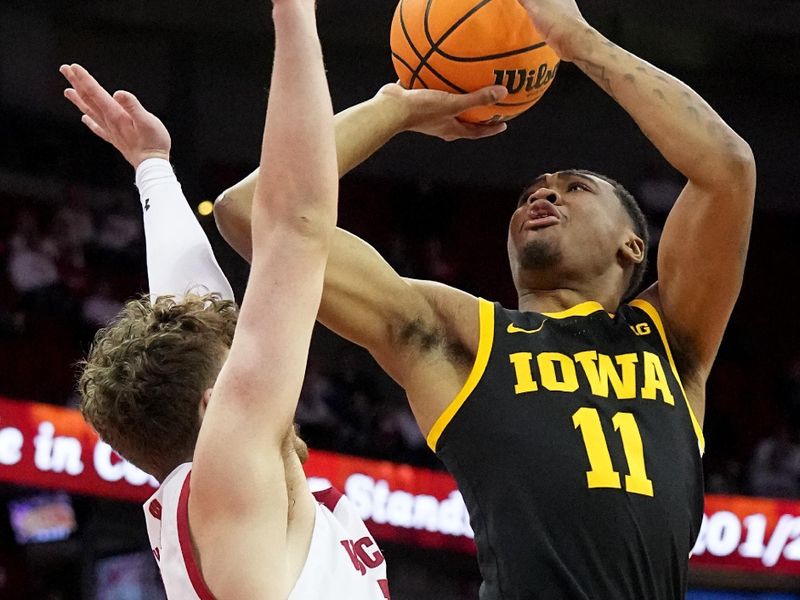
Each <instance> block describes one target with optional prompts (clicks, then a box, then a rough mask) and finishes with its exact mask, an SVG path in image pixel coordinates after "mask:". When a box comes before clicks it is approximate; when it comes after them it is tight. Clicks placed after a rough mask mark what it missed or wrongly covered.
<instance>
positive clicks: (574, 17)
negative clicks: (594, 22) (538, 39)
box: [519, 0, 589, 62]
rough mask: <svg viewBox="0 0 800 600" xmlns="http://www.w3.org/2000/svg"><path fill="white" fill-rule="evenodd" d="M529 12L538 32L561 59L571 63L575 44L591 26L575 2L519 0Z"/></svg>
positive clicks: (564, 0) (566, 0)
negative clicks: (581, 34)
mask: <svg viewBox="0 0 800 600" xmlns="http://www.w3.org/2000/svg"><path fill="white" fill-rule="evenodd" d="M519 3H520V4H521V5H522V6H523V7H524V8H525V10H527V11H528V14H529V15H530V17H531V20H532V21H533V25H534V27H536V31H538V32H539V33H540V34H541V35H542V37H543V38H544V40H545V41H546V42H547V45H548V46H550V47H551V48H552V49H553V50H554V51H555V53H556V54H558V56H559V58H560V59H561V60H563V61H567V62H570V61H571V60H572V56H573V54H574V52H573V50H572V46H573V44H575V43H576V39H578V38H579V35H580V33H581V32H582V31H585V30H586V28H587V27H588V26H589V24H588V23H587V22H586V19H584V18H583V15H582V14H581V11H580V9H579V8H578V5H577V3H576V2H575V0H519Z"/></svg>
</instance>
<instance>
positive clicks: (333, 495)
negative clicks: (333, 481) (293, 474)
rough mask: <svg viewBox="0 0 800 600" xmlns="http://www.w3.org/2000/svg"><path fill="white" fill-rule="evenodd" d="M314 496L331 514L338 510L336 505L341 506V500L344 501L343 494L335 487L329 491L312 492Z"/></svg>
mask: <svg viewBox="0 0 800 600" xmlns="http://www.w3.org/2000/svg"><path fill="white" fill-rule="evenodd" d="M312 494H314V498H316V500H317V502H319V503H320V504H322V505H323V506H324V507H325V508H327V509H328V510H329V511H331V512H333V511H334V510H336V505H337V504H339V500H341V499H342V492H340V491H339V490H337V489H336V488H335V487H329V488H328V489H327V490H320V491H319V492H312Z"/></svg>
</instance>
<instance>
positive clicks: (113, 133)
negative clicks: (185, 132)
mask: <svg viewBox="0 0 800 600" xmlns="http://www.w3.org/2000/svg"><path fill="white" fill-rule="evenodd" d="M59 70H60V72H61V74H62V75H64V77H66V79H67V80H68V81H69V82H70V85H71V86H72V87H70V88H67V89H66V90H65V91H64V95H65V96H66V97H67V99H68V100H69V101H70V102H72V103H73V104H74V105H75V106H76V107H77V108H78V109H79V110H80V111H81V112H82V113H83V117H82V118H81V120H82V122H83V123H84V124H85V125H86V126H87V127H88V128H89V129H90V130H91V131H92V132H93V133H94V134H95V135H97V136H98V137H99V138H101V139H103V140H105V141H107V142H108V143H110V144H111V145H112V146H114V148H116V149H117V150H118V151H119V153H120V154H121V155H122V156H123V157H124V158H125V160H127V161H128V162H129V163H130V165H131V166H132V167H133V168H134V169H135V170H136V185H137V187H138V188H139V194H140V199H141V202H142V212H143V219H144V232H145V241H146V244H147V275H148V280H149V284H150V285H149V287H150V294H151V296H152V298H153V300H155V299H156V298H158V297H159V296H162V295H166V294H171V295H175V296H181V295H183V294H186V293H187V292H190V291H192V292H195V293H199V294H203V293H207V292H216V293H218V294H219V295H220V296H222V297H223V298H226V299H231V300H232V299H233V291H232V290H231V286H230V284H229V283H228V280H227V279H226V278H225V275H224V274H223V273H222V269H220V268H219V264H217V260H216V258H215V257H214V252H213V251H212V249H211V244H209V242H208V238H207V237H206V235H205V232H204V231H203V228H202V227H201V226H200V224H199V223H198V222H197V219H196V218H195V216H194V214H193V213H192V211H191V209H190V208H189V205H188V203H187V202H186V198H185V197H184V195H183V191H182V190H181V186H180V184H179V183H178V180H177V179H176V177H175V173H174V172H173V170H172V166H171V165H170V163H169V156H170V149H171V147H172V142H171V140H170V135H169V132H168V131H167V128H166V127H165V126H164V124H163V123H162V122H161V121H160V120H159V119H158V117H156V116H155V115H153V114H152V113H150V112H148V111H147V110H146V109H145V108H144V107H143V106H142V105H141V103H140V102H139V100H138V99H137V98H136V97H135V96H134V95H133V94H131V93H130V92H124V91H118V92H115V93H114V95H113V96H112V95H111V94H109V93H108V92H107V91H106V90H105V89H104V88H103V87H102V86H101V85H100V84H99V83H98V82H97V81H96V80H95V78H94V77H92V75H91V74H90V73H89V72H88V71H86V69H84V68H83V67H82V66H80V65H77V64H73V65H62V66H61V68H60V69H59Z"/></svg>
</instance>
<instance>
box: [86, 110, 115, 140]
mask: <svg viewBox="0 0 800 600" xmlns="http://www.w3.org/2000/svg"><path fill="white" fill-rule="evenodd" d="M81 123H83V124H84V125H86V127H88V128H89V130H90V131H91V132H92V133H93V134H95V135H96V136H97V137H99V138H100V139H101V140H104V141H106V142H108V143H109V144H110V143H111V138H110V137H109V135H108V132H107V131H106V130H105V129H103V128H102V127H101V126H100V125H98V124H97V121H95V120H94V119H92V117H90V116H89V115H83V116H82V117H81Z"/></svg>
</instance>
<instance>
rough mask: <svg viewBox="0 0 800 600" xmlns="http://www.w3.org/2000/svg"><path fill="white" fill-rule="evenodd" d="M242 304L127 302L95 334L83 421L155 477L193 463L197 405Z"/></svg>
mask: <svg viewBox="0 0 800 600" xmlns="http://www.w3.org/2000/svg"><path fill="white" fill-rule="evenodd" d="M237 315H238V309H237V307H236V304H235V303H234V302H233V301H231V300H224V299H222V298H221V297H220V296H219V294H206V295H203V296H196V295H188V296H186V297H185V298H181V299H180V300H178V299H176V298H174V297H172V296H161V297H159V298H158V299H156V300H155V302H151V300H150V299H149V298H148V297H142V298H138V299H135V300H131V301H129V302H128V303H127V304H126V305H125V307H124V308H123V309H122V311H121V312H120V314H119V315H118V316H117V318H116V319H115V320H114V321H113V322H112V323H111V324H110V325H109V326H108V327H106V328H104V329H101V330H100V331H98V332H97V335H96V337H95V339H94V343H93V344H92V348H91V350H90V351H89V356H88V357H87V358H86V360H85V361H84V362H83V364H82V365H81V366H82V373H81V377H80V383H79V387H80V392H81V405H80V409H81V412H82V413H83V416H84V418H85V419H86V420H87V421H88V422H89V423H90V424H91V425H92V426H93V427H94V428H95V430H96V431H97V433H98V434H99V435H100V437H101V438H103V440H105V441H106V442H107V443H108V444H110V445H111V446H112V447H113V448H114V449H115V450H116V451H117V452H119V453H120V454H121V455H123V456H124V457H125V458H127V459H128V460H129V461H131V462H132V463H133V464H135V465H136V466H138V467H140V468H141V469H143V470H145V471H147V472H148V473H150V474H151V475H154V476H156V477H162V476H165V475H167V474H168V473H169V472H170V471H172V470H173V469H174V468H175V467H177V466H178V465H179V464H180V463H181V462H183V461H186V460H191V457H192V454H193V453H194V447H195V444H196V443H197V435H198V433H199V431H200V416H199V412H198V411H199V404H200V399H201V397H202V395H203V392H204V391H205V390H206V389H208V388H209V387H211V386H213V385H214V382H215V381H216V378H217V375H218V374H219V370H220V368H221V367H222V362H223V360H224V358H225V353H226V351H227V350H228V349H229V348H230V346H231V342H232V341H233V332H234V329H235V327H236V318H237Z"/></svg>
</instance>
